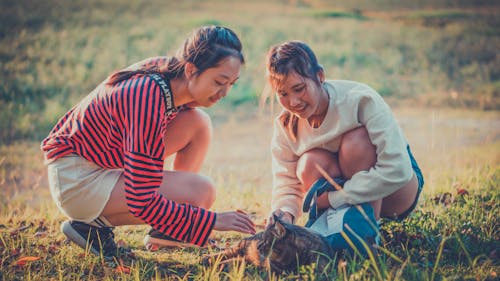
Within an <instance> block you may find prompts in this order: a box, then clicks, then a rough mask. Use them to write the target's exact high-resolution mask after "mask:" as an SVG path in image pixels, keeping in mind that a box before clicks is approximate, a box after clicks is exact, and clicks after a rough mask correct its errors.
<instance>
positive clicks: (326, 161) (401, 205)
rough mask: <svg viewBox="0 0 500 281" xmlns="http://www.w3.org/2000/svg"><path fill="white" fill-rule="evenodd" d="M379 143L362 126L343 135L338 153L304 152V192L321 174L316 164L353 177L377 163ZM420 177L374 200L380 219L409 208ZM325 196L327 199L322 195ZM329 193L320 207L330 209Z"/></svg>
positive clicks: (301, 161)
mask: <svg viewBox="0 0 500 281" xmlns="http://www.w3.org/2000/svg"><path fill="white" fill-rule="evenodd" d="M376 159H377V157H376V150H375V146H374V145H373V144H372V143H371V142H370V139H369V137H368V132H367V131H366V129H365V128H364V127H360V128H357V129H354V130H352V131H349V132H347V133H345V134H344V135H343V136H342V140H341V144H340V149H339V152H338V156H337V155H336V154H333V153H331V152H329V151H326V150H323V149H313V150H310V151H308V152H306V153H304V154H303V155H302V156H301V158H300V159H299V162H298V164H297V176H298V178H299V179H300V180H301V182H302V183H303V187H304V191H307V189H308V188H309V187H310V186H311V185H312V184H313V183H314V182H315V181H316V180H317V179H318V178H320V177H321V175H320V174H319V172H318V171H317V169H316V167H315V164H316V163H317V164H318V165H320V166H321V167H322V168H323V169H325V171H326V172H327V173H328V174H329V175H330V176H331V177H332V178H333V177H336V176H343V177H344V178H346V179H350V178H351V177H352V176H353V175H354V174H355V173H357V172H359V171H367V170H369V169H370V168H371V167H373V166H374V165H375V162H376ZM417 183H418V182H417V180H416V177H415V176H414V177H413V179H412V180H411V181H410V182H409V183H408V184H406V185H405V186H403V187H402V188H401V189H399V190H397V191H396V192H394V193H393V194H391V195H389V196H387V197H385V198H383V199H379V200H375V201H372V202H370V204H371V205H372V206H373V208H374V212H375V216H376V218H377V219H378V218H380V216H381V215H382V216H384V217H385V216H394V214H401V213H402V212H404V211H405V210H407V209H408V208H409V207H410V206H411V205H412V204H413V202H414V200H415V196H416V193H417V188H418V186H417ZM322 197H323V198H322ZM328 204H329V203H328V200H327V198H326V196H325V195H323V196H320V197H319V198H318V207H320V208H326V207H327V206H328Z"/></svg>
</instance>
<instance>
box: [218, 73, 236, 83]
mask: <svg viewBox="0 0 500 281" xmlns="http://www.w3.org/2000/svg"><path fill="white" fill-rule="evenodd" d="M219 76H220V77H222V78H224V79H227V80H230V79H231V78H230V77H229V76H227V75H226V74H219ZM238 79H240V77H239V76H238V77H236V79H234V81H231V83H234V82H236V81H237V80H238Z"/></svg>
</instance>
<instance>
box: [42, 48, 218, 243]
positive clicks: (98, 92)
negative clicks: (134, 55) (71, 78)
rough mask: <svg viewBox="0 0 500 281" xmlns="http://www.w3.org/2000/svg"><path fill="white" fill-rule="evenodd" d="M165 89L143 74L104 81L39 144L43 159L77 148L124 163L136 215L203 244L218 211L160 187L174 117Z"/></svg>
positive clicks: (104, 162)
mask: <svg viewBox="0 0 500 281" xmlns="http://www.w3.org/2000/svg"><path fill="white" fill-rule="evenodd" d="M164 59H165V58H164V57H159V58H154V59H151V60H149V63H151V62H153V63H154V62H156V61H159V60H164ZM167 85H168V84H167ZM163 95H164V94H163V92H162V90H161V87H160V86H159V85H158V84H157V83H156V81H155V80H154V79H152V78H150V77H149V76H145V75H135V76H133V77H131V78H130V79H127V80H124V81H122V82H119V83H117V84H116V85H113V86H108V85H105V83H102V84H101V85H99V86H98V87H97V88H96V89H95V90H94V91H93V92H91V93H90V94H89V95H88V96H87V97H86V98H84V99H83V100H82V101H81V102H80V103H79V104H77V105H76V106H74V107H73V108H72V109H71V110H70V111H69V112H68V113H66V114H65V115H64V116H63V117H62V118H61V119H60V120H59V121H58V123H57V124H56V125H55V127H54V128H53V129H52V131H51V132H50V134H49V136H48V137H47V138H46V139H44V140H43V142H42V145H41V148H42V150H43V151H44V153H45V158H46V160H47V161H53V160H55V159H58V158H60V157H62V156H64V155H67V154H70V153H75V154H78V155H80V156H81V157H83V158H85V159H87V160H88V161H91V162H93V163H96V164H97V165H99V166H101V167H103V168H110V169H116V168H121V169H123V175H124V178H125V193H126V201H127V205H128V208H129V211H130V212H131V213H132V214H133V215H134V216H136V217H138V218H140V219H142V220H143V221H144V222H146V223H148V224H149V225H151V226H152V227H153V228H154V229H156V230H158V231H160V232H162V233H164V234H166V235H168V236H170V237H172V238H174V239H177V240H181V241H185V242H189V243H192V244H195V245H199V246H202V245H204V244H205V243H206V241H207V239H208V236H209V235H210V233H211V231H212V229H213V226H214V223H215V219H216V214H215V213H214V212H210V211H208V210H205V209H203V208H198V207H195V206H192V205H189V204H179V203H176V202H174V201H172V200H168V199H167V198H165V197H164V196H163V195H162V194H160V193H159V192H158V188H159V186H160V184H161V182H162V181H163V180H164V179H163V174H164V173H163V164H164V159H165V153H164V152H165V145H166V144H165V143H164V135H165V131H166V126H167V123H168V122H169V121H170V120H171V119H172V118H173V117H175V113H174V114H173V115H169V116H167V114H166V112H167V110H168V109H167V108H166V103H165V102H164V96H163Z"/></svg>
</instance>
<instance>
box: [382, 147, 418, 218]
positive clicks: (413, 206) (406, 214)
mask: <svg viewBox="0 0 500 281" xmlns="http://www.w3.org/2000/svg"><path fill="white" fill-rule="evenodd" d="M406 149H407V150H408V155H409V156H410V160H411V167H412V168H413V172H415V175H416V176H417V180H418V190H417V195H416V196H415V201H414V202H413V204H411V206H410V208H408V210H406V211H404V212H403V213H401V214H399V215H397V216H395V217H385V218H387V219H391V220H395V221H402V220H404V219H405V218H406V217H408V216H409V215H410V214H411V212H413V210H415V207H416V206H417V203H418V199H419V198H420V193H421V192H422V189H424V176H423V175H422V171H421V170H420V167H418V164H417V161H416V160H415V157H413V154H412V153H411V150H410V146H409V145H408V146H406Z"/></svg>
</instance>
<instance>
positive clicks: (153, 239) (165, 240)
mask: <svg viewBox="0 0 500 281" xmlns="http://www.w3.org/2000/svg"><path fill="white" fill-rule="evenodd" d="M144 246H146V249H148V250H150V251H155V250H157V249H159V248H162V247H169V248H171V247H179V248H187V247H197V246H196V245H193V244H188V243H185V242H182V241H179V240H177V239H174V238H172V237H170V236H167V235H165V234H163V233H161V232H159V231H158V230H155V229H153V228H151V230H149V233H148V235H146V237H144Z"/></svg>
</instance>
